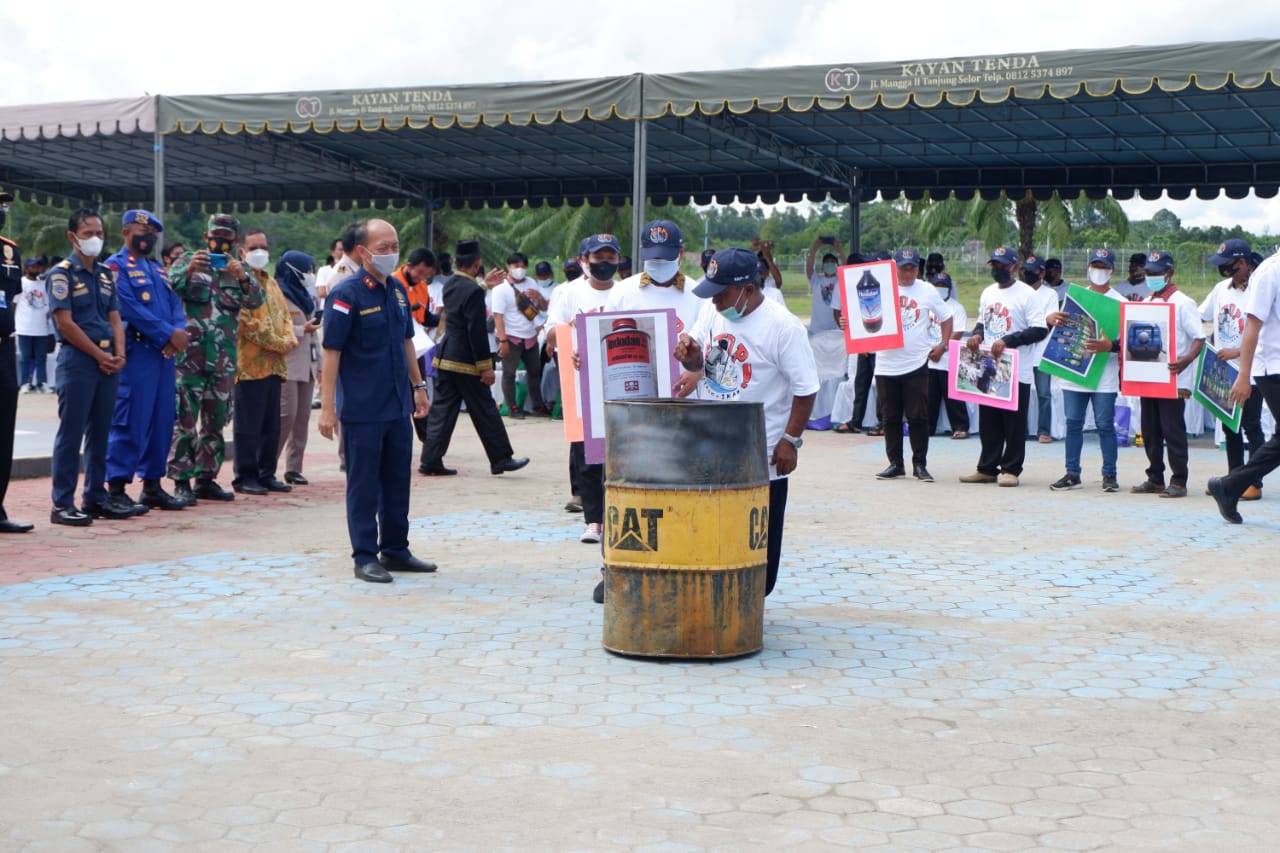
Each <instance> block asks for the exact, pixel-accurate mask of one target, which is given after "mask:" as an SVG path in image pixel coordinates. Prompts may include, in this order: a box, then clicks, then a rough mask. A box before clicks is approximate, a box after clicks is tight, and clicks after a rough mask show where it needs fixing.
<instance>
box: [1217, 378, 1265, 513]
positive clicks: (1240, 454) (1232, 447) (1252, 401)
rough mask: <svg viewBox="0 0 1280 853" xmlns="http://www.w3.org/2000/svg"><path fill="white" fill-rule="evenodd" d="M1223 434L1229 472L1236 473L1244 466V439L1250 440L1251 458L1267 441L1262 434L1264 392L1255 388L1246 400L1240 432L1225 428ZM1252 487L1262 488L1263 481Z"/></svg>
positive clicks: (1255, 386)
mask: <svg viewBox="0 0 1280 853" xmlns="http://www.w3.org/2000/svg"><path fill="white" fill-rule="evenodd" d="M1222 434H1223V436H1224V437H1225V439H1226V445H1227V470H1228V471H1234V470H1235V469H1236V468H1239V467H1240V466H1241V465H1243V464H1244V439H1246V438H1247V439H1248V440H1249V458H1250V459H1252V458H1253V455H1254V454H1255V453H1257V452H1258V449H1259V448H1260V447H1262V445H1263V442H1265V441H1266V437H1265V434H1264V433H1263V432H1262V392H1261V391H1259V390H1258V386H1257V385H1254V386H1253V395H1252V396H1250V397H1249V399H1248V400H1245V403H1244V411H1243V412H1242V413H1241V417H1240V432H1232V431H1231V428H1230V427H1226V426H1224V427H1223V428H1222ZM1251 485H1254V486H1257V487H1258V488H1259V489H1261V488H1262V481H1261V480H1259V481H1258V482H1256V483H1252V484H1251Z"/></svg>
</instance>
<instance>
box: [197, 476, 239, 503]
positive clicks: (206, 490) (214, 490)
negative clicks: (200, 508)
mask: <svg viewBox="0 0 1280 853" xmlns="http://www.w3.org/2000/svg"><path fill="white" fill-rule="evenodd" d="M195 492H196V497H197V498H200V499H201V500H205V501H233V500H235V499H236V496H235V495H234V494H232V493H231V492H228V491H227V490H226V489H224V488H222V486H219V485H218V484H217V483H215V482H214V481H213V480H196V489H195Z"/></svg>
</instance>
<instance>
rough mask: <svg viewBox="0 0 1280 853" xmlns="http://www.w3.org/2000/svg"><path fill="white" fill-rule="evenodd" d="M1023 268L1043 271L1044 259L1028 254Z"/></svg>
mask: <svg viewBox="0 0 1280 853" xmlns="http://www.w3.org/2000/svg"><path fill="white" fill-rule="evenodd" d="M1022 268H1023V269H1024V270H1031V271H1032V272H1043V271H1044V261H1043V260H1041V259H1040V258H1038V257H1036V256H1035V255H1027V259H1026V260H1025V261H1023V262H1022Z"/></svg>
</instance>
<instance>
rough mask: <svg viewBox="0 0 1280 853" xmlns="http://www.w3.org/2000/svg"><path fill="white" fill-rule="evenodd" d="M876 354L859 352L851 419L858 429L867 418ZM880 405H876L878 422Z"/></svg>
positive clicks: (854, 379) (878, 420) (854, 373)
mask: <svg viewBox="0 0 1280 853" xmlns="http://www.w3.org/2000/svg"><path fill="white" fill-rule="evenodd" d="M875 372H876V354H875V353H873V352H864V353H859V354H858V366H857V368H856V369H855V370H854V372H853V420H851V421H850V423H852V424H853V425H854V426H856V427H857V428H858V429H862V422H863V421H865V420H866V419H867V401H868V400H869V399H870V398H871V380H872V379H874V378H875ZM879 408H880V407H879V406H878V405H877V406H876V423H880V411H879Z"/></svg>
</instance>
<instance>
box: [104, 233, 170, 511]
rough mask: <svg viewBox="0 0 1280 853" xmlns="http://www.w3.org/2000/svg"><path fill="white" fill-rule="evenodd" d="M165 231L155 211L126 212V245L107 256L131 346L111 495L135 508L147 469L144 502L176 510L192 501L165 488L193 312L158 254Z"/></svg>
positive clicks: (115, 432) (112, 450) (112, 452)
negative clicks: (186, 309)
mask: <svg viewBox="0 0 1280 853" xmlns="http://www.w3.org/2000/svg"><path fill="white" fill-rule="evenodd" d="M162 231H164V226H163V225H162V224H161V223H160V220H159V219H157V218H156V217H155V216H153V215H152V214H151V213H148V212H147V211H145V210H130V211H126V212H125V215H124V227H123V228H122V229H121V234H122V235H123V236H124V246H123V247H121V249H120V251H118V252H116V253H115V254H114V255H112V256H111V257H109V258H107V262H106V266H107V268H108V269H110V270H111V271H112V272H113V273H114V274H115V278H116V299H117V300H118V301H119V303H120V317H121V319H122V320H123V321H124V333H125V335H124V336H125V345H126V346H127V347H128V353H127V358H128V362H127V364H126V366H125V368H124V370H122V371H120V387H119V388H118V389H117V390H116V409H115V416H114V417H113V418H112V420H111V435H110V438H109V439H108V441H107V493H108V495H109V498H108V501H109V502H110V503H113V504H117V505H121V506H125V507H132V506H133V503H134V502H133V499H132V498H130V497H129V495H128V494H127V493H126V492H125V490H124V487H125V485H126V484H128V483H129V482H131V481H132V480H133V476H134V474H140V475H141V476H142V496H141V500H140V501H139V503H141V504H142V505H143V506H146V507H153V508H159V509H168V510H175V509H182V508H183V507H185V506H186V505H187V503H186V501H181V500H178V499H177V498H175V497H173V496H172V495H170V494H168V493H167V492H166V491H165V490H164V489H163V488H161V486H160V478H161V477H163V476H164V473H165V466H166V464H167V463H168V461H169V445H170V444H171V443H172V442H173V420H174V416H175V413H176V409H175V402H174V401H175V385H174V383H175V376H176V374H175V371H174V356H175V355H177V354H178V353H180V352H185V351H186V348H187V318H186V315H185V314H184V313H183V311H182V300H181V299H179V298H178V295H177V294H176V293H175V292H174V290H173V285H171V284H170V283H169V276H168V274H166V273H165V270H164V265H163V264H162V263H160V261H158V260H156V259H155V258H153V257H151V253H152V251H154V249H155V246H156V240H157V239H158V238H157V235H158V234H160V233H161V232H162Z"/></svg>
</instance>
